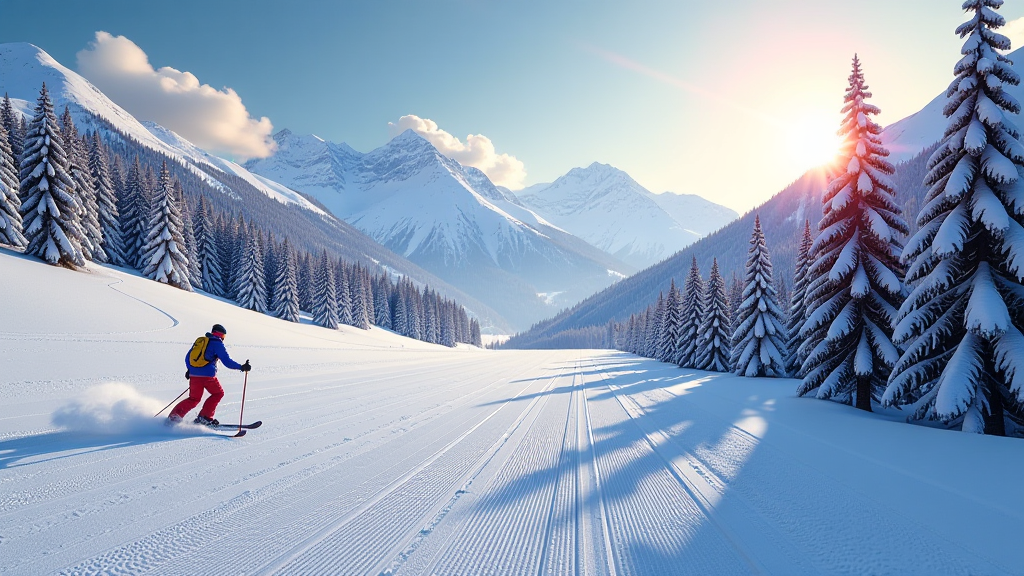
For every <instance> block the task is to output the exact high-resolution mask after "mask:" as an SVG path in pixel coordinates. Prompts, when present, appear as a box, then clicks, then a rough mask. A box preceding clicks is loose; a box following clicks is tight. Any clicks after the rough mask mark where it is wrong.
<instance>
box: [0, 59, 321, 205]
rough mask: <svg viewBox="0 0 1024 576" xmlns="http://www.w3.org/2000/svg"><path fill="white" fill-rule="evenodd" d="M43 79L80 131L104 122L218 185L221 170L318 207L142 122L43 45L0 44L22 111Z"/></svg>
mask: <svg viewBox="0 0 1024 576" xmlns="http://www.w3.org/2000/svg"><path fill="white" fill-rule="evenodd" d="M43 82H46V86H47V88H49V90H50V97H51V98H52V99H53V103H54V108H55V109H57V110H63V109H64V107H65V106H67V107H68V108H69V109H70V111H71V115H72V117H73V118H74V120H75V124H76V126H77V127H78V129H79V131H81V132H85V131H88V130H99V131H101V132H102V133H104V134H108V135H109V130H108V129H107V126H105V125H104V124H103V121H106V122H109V123H110V124H111V125H113V126H114V127H115V128H116V129H117V130H118V131H120V132H121V133H122V134H124V135H126V136H128V137H130V138H132V139H133V140H135V141H136V142H138V143H140V144H141V145H142V146H144V147H146V148H149V149H151V150H154V151H156V152H159V153H161V154H164V155H166V156H168V157H170V158H175V159H178V160H179V161H181V162H182V163H183V164H184V165H185V166H187V167H189V168H191V170H192V171H193V173H195V174H196V175H198V176H200V177H202V178H203V179H204V180H205V181H206V182H207V183H209V184H211V185H213V186H214V187H215V188H218V189H222V190H224V191H225V192H230V187H229V186H227V185H226V184H224V183H223V182H221V181H219V180H218V179H217V177H216V173H217V172H225V173H229V174H233V175H236V176H239V177H241V178H243V179H245V180H246V181H247V182H249V183H250V184H251V185H252V186H253V187H255V188H256V189H257V190H259V191H261V192H263V193H264V194H266V195H267V196H270V197H271V198H274V199H275V200H277V201H279V202H282V203H286V204H294V205H297V206H299V207H302V208H305V209H307V210H312V211H314V212H319V211H320V209H319V208H317V207H316V206H315V205H314V204H312V203H311V202H309V201H308V200H306V199H305V198H303V197H302V196H301V195H299V194H296V193H295V192H294V191H292V190H289V189H287V188H285V187H284V186H281V185H280V184H277V183H274V182H269V181H267V180H265V179H260V178H258V177H256V176H255V175H253V174H249V173H248V171H247V170H245V169H244V168H242V167H241V166H239V165H238V164H235V163H234V162H230V161H228V160H224V159H222V158H218V157H216V156H213V155H211V154H208V153H206V152H204V151H202V150H200V149H198V148H196V147H195V146H194V145H193V144H192V143H190V142H188V141H187V140H185V139H183V138H181V137H180V136H178V135H177V134H175V133H173V132H171V131H170V130H167V129H166V128H163V127H161V126H159V125H158V124H154V123H152V122H147V123H145V124H144V123H142V122H140V121H139V120H137V119H136V118H135V117H134V116H132V115H131V114H129V113H128V112H127V111H125V110H124V109H123V108H121V107H120V106H118V105H117V104H115V103H114V102H112V101H111V100H110V99H109V98H107V97H106V96H105V95H104V94H103V93H102V92H100V91H99V89H97V88H96V87H95V86H93V85H92V84H91V83H90V82H89V81H88V80H86V79H85V78H83V77H82V76H80V75H79V74H77V73H75V72H74V71H72V70H69V69H68V68H65V67H64V66H62V65H61V64H60V63H59V62H57V61H56V60H54V59H53V58H52V57H51V56H50V55H49V54H47V53H46V52H44V51H43V50H42V49H40V48H39V47H37V46H34V45H32V44H28V43H25V42H12V43H7V44H0V93H6V94H8V95H9V96H10V97H11V99H12V101H14V100H16V101H17V102H16V104H17V106H18V108H19V109H21V110H22V111H23V112H29V111H30V110H31V107H33V106H34V105H35V100H36V98H37V97H38V96H39V89H40V87H42V85H43ZM211 169H212V173H211Z"/></svg>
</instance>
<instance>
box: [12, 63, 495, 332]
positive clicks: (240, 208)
mask: <svg viewBox="0 0 1024 576" xmlns="http://www.w3.org/2000/svg"><path fill="white" fill-rule="evenodd" d="M43 82H45V83H46V85H47V88H48V90H49V92H50V96H51V98H52V99H53V101H54V103H55V106H56V108H57V110H58V112H60V111H62V110H63V108H64V106H67V107H68V108H69V110H70V111H71V113H72V116H73V117H74V120H75V123H76V125H77V126H78V128H79V131H80V132H85V131H88V130H91V129H95V130H98V131H100V133H101V134H103V135H104V137H105V138H107V139H108V140H109V141H115V142H116V141H120V142H121V143H122V144H125V146H124V148H125V149H126V151H127V152H126V153H128V154H129V155H131V154H138V153H143V154H148V153H149V152H150V151H152V152H155V158H152V159H151V160H152V161H155V162H157V166H158V165H159V164H158V163H159V161H160V160H161V159H166V160H167V161H168V162H170V163H174V162H177V163H178V164H180V165H181V166H182V172H185V171H187V172H188V173H191V174H192V175H194V176H196V177H197V181H198V182H197V183H198V184H200V185H201V186H198V187H203V188H205V190H204V191H202V192H201V193H204V194H209V195H210V196H211V197H213V199H214V200H217V199H218V198H220V199H222V200H226V201H225V202H224V203H223V204H222V206H229V207H230V208H228V209H229V210H230V211H231V212H241V213H242V214H243V215H244V216H246V217H247V218H249V219H252V218H257V219H261V220H260V221H261V222H262V224H263V225H264V227H265V229H266V230H268V231H274V232H275V233H277V234H278V235H285V236H288V237H290V238H291V239H292V241H293V244H294V245H295V246H296V247H299V248H303V249H306V250H309V251H319V250H322V249H324V248H327V249H328V250H331V251H332V252H333V253H335V254H337V255H339V256H342V257H344V258H346V259H348V260H351V261H359V262H362V263H363V264H364V265H367V266H380V267H381V268H383V269H386V270H388V271H390V272H391V273H393V274H397V275H406V276H409V277H411V278H412V279H413V280H414V281H416V282H417V283H420V284H428V285H430V286H432V287H434V289H436V290H438V291H439V292H441V293H443V294H445V295H447V296H448V297H450V298H453V299H456V300H458V301H459V302H460V303H462V304H464V305H465V306H466V307H467V309H469V310H471V311H472V312H473V313H475V314H476V315H477V316H478V317H479V318H480V319H481V322H482V323H483V325H484V327H485V328H487V329H489V330H497V331H500V332H507V331H508V329H509V324H508V323H507V321H506V320H505V319H504V318H503V317H502V316H501V315H500V314H498V313H496V312H495V311H494V310H493V309H491V308H489V307H488V306H486V305H485V304H483V303H482V302H480V301H479V300H476V299H474V298H472V297H471V296H469V295H468V294H466V293H464V292H462V291H460V290H458V289H457V288H455V287H453V286H451V285H450V284H448V283H446V282H444V280H442V279H441V278H438V277H437V276H435V275H432V274H430V273H429V272H427V271H426V270H424V269H422V268H420V267H419V266H416V265H415V264H413V263H411V262H409V261H408V260H406V259H405V258H402V257H401V256H399V255H397V254H394V253H393V252H390V251H389V250H387V249H386V248H384V247H382V246H380V245H379V244H378V243H376V242H374V241H373V240H372V239H370V238H369V237H367V236H366V235H365V234H363V233H362V232H360V231H359V230H357V229H355V228H354V227H352V226H350V225H349V224H347V223H345V222H344V221H341V220H340V219H337V218H335V217H333V216H331V215H328V214H327V213H326V212H325V211H324V210H322V209H321V208H320V207H318V206H317V205H316V204H315V203H313V202H310V201H309V200H308V199H307V198H305V197H304V196H302V195H301V194H299V193H297V192H296V191H295V190H293V189H291V188H288V187H286V186H283V185H281V184H279V183H277V182H275V181H273V180H272V179H270V178H266V177H263V176H259V175H256V174H253V173H251V172H249V171H248V170H246V169H245V168H243V167H242V166H239V165H238V164H236V163H234V162H231V161H229V160H225V159H223V158H219V157H217V156H214V155H211V154H209V153H207V152H206V151H204V150H202V149H200V148H198V147H196V146H194V145H193V144H192V143H191V142H189V141H188V140H186V139H184V138H182V137H181V136H179V135H178V134H176V133H174V132H172V131H170V130H168V129H166V128H164V127H162V126H160V125H158V124H155V123H152V122H140V121H139V120H137V119H136V118H135V117H133V116H132V115H131V114H129V113H128V112H127V111H125V110H124V109H123V108H121V107H120V106H118V105H117V104H115V103H114V102H112V101H111V100H110V99H109V98H107V97H106V96H105V95H104V94H103V93H102V92H100V91H99V90H98V89H97V88H96V87H95V86H93V85H92V84H91V83H89V81H88V80H86V79H85V78H83V77H81V76H80V75H78V74H76V73H75V72H73V71H71V70H69V69H67V68H65V67H64V66H62V65H61V64H60V63H58V62H57V61H56V60H54V59H53V58H52V57H50V56H49V55H48V54H47V53H46V52H44V51H43V50H41V49H39V48H38V47H36V46H33V45H32V44H27V43H9V44H0V94H3V93H5V92H6V93H7V94H9V95H10V97H11V98H12V100H13V102H14V103H15V105H16V106H17V107H18V108H19V109H20V110H21V111H22V112H23V113H31V110H32V108H33V107H34V106H35V101H36V99H37V98H38V96H39V90H40V88H41V87H42V84H43ZM125 138H127V143H126V141H125V140H124V139H125ZM132 151H134V152H132ZM174 170H175V169H174V167H173V166H172V172H173V171H174ZM218 192H219V193H223V194H224V197H218V196H217V193H218ZM267 199H271V200H272V201H268V200H267ZM490 323H493V325H492V326H491V327H489V328H488V327H487V325H488V324H490Z"/></svg>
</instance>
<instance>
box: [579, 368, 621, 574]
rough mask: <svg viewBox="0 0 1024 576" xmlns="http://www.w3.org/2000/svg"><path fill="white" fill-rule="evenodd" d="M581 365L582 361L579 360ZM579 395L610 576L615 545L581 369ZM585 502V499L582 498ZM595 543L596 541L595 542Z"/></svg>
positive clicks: (606, 566)
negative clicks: (613, 543)
mask: <svg viewBox="0 0 1024 576" xmlns="http://www.w3.org/2000/svg"><path fill="white" fill-rule="evenodd" d="M581 365H582V361H581ZM580 395H581V396H583V402H582V405H583V417H584V422H585V423H586V425H587V436H586V440H587V452H589V453H590V460H591V461H590V462H588V466H590V467H591V468H592V469H593V482H594V487H593V494H594V498H595V499H596V500H597V502H598V505H599V511H600V516H601V518H600V521H601V539H602V541H603V544H604V562H605V565H604V567H605V570H604V571H602V573H603V574H609V575H610V576H616V574H617V570H616V562H615V547H613V546H612V535H611V532H612V531H611V527H610V526H609V521H610V519H609V517H608V508H607V506H606V504H605V496H604V491H603V490H602V489H601V463H600V461H599V458H598V454H597V445H596V443H595V442H594V424H593V420H591V418H590V400H589V398H588V397H587V379H586V377H585V376H584V375H583V371H582V369H581V370H580ZM584 502H585V499H584ZM585 526H586V525H585ZM595 544H596V542H595ZM593 561H594V562H597V561H598V557H595V558H594V559H593Z"/></svg>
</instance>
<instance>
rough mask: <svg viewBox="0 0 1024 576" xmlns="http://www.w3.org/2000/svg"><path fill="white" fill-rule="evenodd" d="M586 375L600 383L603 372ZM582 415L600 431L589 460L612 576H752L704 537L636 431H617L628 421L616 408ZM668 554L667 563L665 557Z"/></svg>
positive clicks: (694, 512)
mask: <svg viewBox="0 0 1024 576" xmlns="http://www.w3.org/2000/svg"><path fill="white" fill-rule="evenodd" d="M592 365H593V364H592ZM593 367H594V368H595V370H594V373H596V374H599V375H600V377H601V379H602V380H603V379H604V378H605V375H604V372H605V371H604V370H601V371H598V370H596V365H593ZM609 392H611V391H610V390H609ZM590 413H591V415H592V429H594V428H595V427H596V430H595V432H599V431H602V432H603V431H607V432H606V433H605V434H604V435H603V436H599V435H598V434H595V440H596V443H595V454H597V456H598V466H600V468H599V472H600V476H601V479H602V487H601V490H602V496H603V497H604V500H606V501H607V502H608V505H607V511H608V518H609V521H608V524H609V528H610V531H611V533H612V538H611V541H612V542H613V543H614V545H615V551H616V552H617V554H615V555H614V558H613V559H614V560H617V561H618V564H617V565H616V571H617V572H621V573H622V574H627V575H632V574H649V573H655V574H669V573H671V574H687V573H690V574H717V573H727V574H747V573H751V572H756V569H753V568H754V566H753V565H752V563H751V562H750V560H749V558H747V557H746V554H745V553H744V552H743V551H742V550H738V547H737V546H736V545H735V543H734V542H732V541H730V540H729V539H728V537H727V535H726V534H725V533H724V532H723V531H722V530H721V528H720V526H717V525H715V524H712V527H713V529H712V531H711V532H708V531H707V530H704V527H705V526H706V525H707V523H708V521H709V520H711V519H710V518H709V517H708V515H707V514H706V513H705V512H704V511H703V510H702V508H701V504H700V502H699V501H698V499H697V497H696V496H695V495H694V494H693V493H692V492H690V491H689V490H688V489H687V486H686V485H685V483H683V482H680V481H679V478H678V477H677V476H676V474H675V472H674V470H673V469H672V468H671V466H669V465H668V463H666V462H665V461H664V460H663V459H662V458H661V457H660V455H659V454H658V452H657V450H656V449H655V448H654V447H653V446H651V444H650V439H649V438H648V437H647V436H646V435H645V434H644V433H643V430H642V429H640V428H639V427H637V426H634V425H630V426H627V428H631V429H633V430H634V431H635V433H634V434H630V433H629V431H628V430H626V429H624V428H623V425H624V424H625V423H626V422H627V421H630V420H631V418H630V415H629V414H628V412H627V411H625V409H624V408H623V407H622V405H621V404H620V403H618V402H615V401H614V400H608V399H605V400H602V401H599V402H597V403H596V404H595V406H594V407H593V408H592V409H591V410H590ZM634 424H635V423H634ZM604 445H610V446H607V447H605V446H604ZM712 522H713V521H712ZM670 554H675V556H674V557H669V555H670Z"/></svg>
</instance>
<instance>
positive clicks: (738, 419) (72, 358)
mask: <svg viewBox="0 0 1024 576" xmlns="http://www.w3.org/2000/svg"><path fill="white" fill-rule="evenodd" d="M0 278H4V279H14V280H15V281H12V282H8V283H6V284H5V292H4V298H0V319H2V320H3V321H2V323H0V366H2V368H3V369H2V370H0V396H2V398H3V400H2V402H0V487H2V489H0V574H4V575H7V576H39V575H49V574H69V575H70V574H104V575H108V576H129V575H132V576H135V575H143V574H144V575H153V576H155V575H158V574H165V575H182V574H187V575H190V576H221V575H224V574H252V575H255V574H263V575H271V574H277V575H292V574H298V575H306V574H316V575H319V574H324V575H364V574H365V575H379V574H389V575H393V576H417V575H422V574H434V575H437V576H468V575H481V574H488V575H492V576H514V575H522V574H557V575H570V574H587V575H609V574H621V575H626V574H628V575H632V576H667V575H687V574H695V575H696V574H700V575H726V574H727V575H742V574H782V575H790V574H793V575H837V576H838V575H849V574H901V575H902V574H908V575H909V574H913V575H928V576H947V575H949V576H952V575H962V574H979V575H986V576H988V575H993V576H996V575H1009V574H1020V573H1021V566H1024V547H1021V546H1020V545H1019V539H1020V531H1019V526H1020V523H1021V520H1022V518H1021V516H1022V514H1021V511H1022V510H1024V491H1021V490H1019V489H1017V486H1016V485H1015V484H1014V482H1013V481H1012V480H1013V479H1016V478H1021V477H1024V458H1021V450H1022V448H1021V446H1022V442H1024V441H1021V440H1018V439H1009V438H994V437H988V436H981V435H975V434H957V433H950V432H944V431H939V430H933V429H929V428H924V427H920V426H910V425H907V424H904V423H902V422H899V421H898V420H899V418H900V417H899V415H898V414H888V415H877V414H867V413H864V412H861V411H858V410H855V409H852V408H849V407H846V406H841V405H838V404H834V403H831V402H815V401H812V400H806V399H800V398H794V397H793V393H792V391H793V389H794V387H795V385H796V382H795V381H793V380H786V379H777V380H776V379H748V378H741V377H736V376H732V375H725V374H713V373H708V372H695V371H688V370H681V369H679V367H677V366H675V365H669V364H661V363H658V362H654V361H650V360H644V359H640V358H636V357H633V356H629V355H626V354H622V353H617V352H612V351H594V350H590V351H578V350H571V351H566V350H558V351H540V352H534V351H530V352H521V351H486V350H477V349H473V348H467V347H461V348H458V349H454V350H449V349H446V348H443V347H440V346H432V345H430V344H425V343H422V342H417V341H413V340H408V339H405V338H402V337H399V336H396V335H394V334H391V333H389V332H387V331H384V330H380V329H373V330H370V331H362V330H358V329H355V328H351V327H344V328H343V329H342V330H340V331H339V330H327V329H324V328H320V327H316V326H311V325H309V324H301V325H298V324H291V323H288V322H284V321H281V320H277V319H274V318H271V317H269V316H265V315H262V314H257V313H253V312H249V311H246V310H242V309H240V308H237V307H234V306H231V305H228V304H224V303H222V302H219V301H217V300H215V299H212V298H208V297H205V296H202V295H200V294H195V293H186V292H182V291H181V290H176V289H174V288H169V287H167V286H165V285H160V284H157V283H155V282H150V281H148V280H142V279H140V278H138V277H136V276H130V275H127V274H123V273H121V272H119V271H116V270H113V269H109V268H104V267H100V266H95V267H92V269H91V270H90V271H89V272H72V271H69V270H65V269H61V268H55V267H52V266H47V265H45V264H43V263H41V262H39V261H37V260H35V259H31V258H25V257H21V256H16V255H13V254H11V253H10V252H9V251H5V250H0ZM114 311H116V313H113V312H114ZM213 322H219V323H222V324H224V325H225V326H226V327H227V328H228V330H229V339H228V342H227V347H228V352H229V353H230V354H231V355H232V356H233V357H235V358H238V359H242V360H244V359H246V358H248V359H250V361H251V363H252V366H253V370H252V372H251V373H250V374H249V376H248V379H247V383H246V386H245V392H246V395H245V404H244V414H245V420H247V421H248V420H262V421H263V422H264V424H263V426H262V427H261V428H259V429H257V430H253V431H251V432H249V434H248V435H247V436H245V437H244V438H239V439H230V438H224V437H221V436H220V435H217V434H215V433H213V432H211V431H209V430H207V429H204V428H200V427H197V426H192V425H181V426H179V427H177V428H166V427H164V426H163V424H162V423H161V421H160V419H159V418H154V416H153V415H154V414H155V413H157V411H158V410H160V409H161V407H163V406H164V405H165V404H167V403H168V402H170V401H171V400H172V399H173V398H174V397H175V396H177V395H178V394H179V393H180V392H182V388H184V386H185V382H184V380H183V379H182V370H183V366H182V363H183V357H184V355H185V351H186V350H188V348H189V347H190V346H191V344H192V341H193V339H194V338H195V337H196V336H197V335H200V334H202V333H203V332H204V331H205V330H208V329H209V327H210V325H211V324H212V323H213ZM219 377H220V381H221V382H222V384H223V385H224V388H225V391H226V393H227V395H226V396H225V398H224V400H223V401H222V402H221V404H220V407H219V408H218V410H217V417H218V418H219V419H220V420H221V421H224V422H227V421H228V420H229V419H231V420H234V419H236V418H238V416H239V413H240V412H241V411H242V404H241V400H242V391H243V379H242V376H241V374H240V373H238V372H234V371H230V370H225V369H223V368H222V369H221V371H220V374H219ZM195 413H196V412H195V411H193V412H192V413H191V414H190V415H189V416H190V417H191V416H193V415H195ZM951 518H953V519H954V520H953V521H951Z"/></svg>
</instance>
